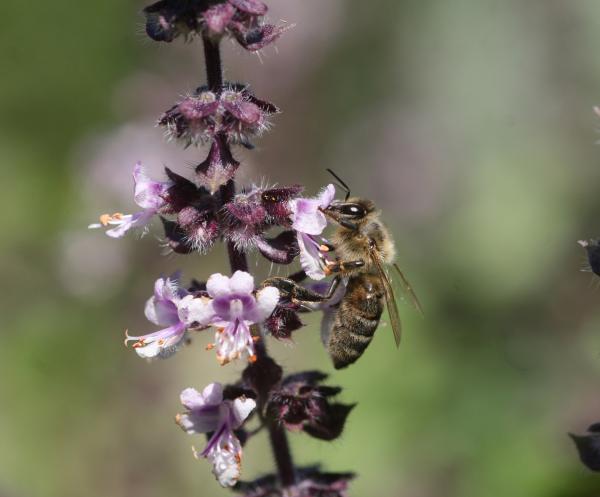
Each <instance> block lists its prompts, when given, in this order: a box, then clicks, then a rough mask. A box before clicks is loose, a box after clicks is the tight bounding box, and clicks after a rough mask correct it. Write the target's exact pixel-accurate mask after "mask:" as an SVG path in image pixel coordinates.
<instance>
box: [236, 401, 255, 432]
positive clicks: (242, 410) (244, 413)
mask: <svg viewBox="0 0 600 497" xmlns="http://www.w3.org/2000/svg"><path fill="white" fill-rule="evenodd" d="M255 407H256V402H255V401H254V400H253V399H247V398H243V397H239V398H237V399H235V400H234V401H233V408H232V415H233V417H234V424H233V429H237V428H239V427H240V426H241V425H242V423H243V422H244V421H245V419H246V418H247V417H248V416H249V415H250V413H251V412H252V411H253V410H254V408H255Z"/></svg>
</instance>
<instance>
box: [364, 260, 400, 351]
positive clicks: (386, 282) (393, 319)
mask: <svg viewBox="0 0 600 497" xmlns="http://www.w3.org/2000/svg"><path fill="white" fill-rule="evenodd" d="M371 260H372V261H373V263H374V264H375V267H376V268H377V272H378V273H379V277H380V278H381V284H382V285H383V294H384V295H385V303H386V305H387V310H388V314H389V315H390V324H391V325H392V331H393V332H394V339H395V340H396V347H399V346H400V339H401V338H402V323H401V322H400V314H399V313H398V306H397V305H396V296H395V295H394V290H393V288H392V285H391V284H390V279H389V278H388V275H387V273H386V272H385V269H383V266H382V264H381V262H380V261H379V257H378V255H377V254H376V253H373V252H371Z"/></svg>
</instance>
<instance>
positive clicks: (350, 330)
mask: <svg viewBox="0 0 600 497" xmlns="http://www.w3.org/2000/svg"><path fill="white" fill-rule="evenodd" d="M342 307H343V306H342ZM378 307H379V306H378ZM340 311H342V312H338V314H337V316H336V320H335V324H334V326H333V329H332V330H331V335H330V337H329V354H330V355H331V358H332V360H333V365H334V367H335V368H336V369H340V368H345V367H346V366H348V365H350V364H352V363H353V362H355V361H356V360H357V359H358V358H359V357H360V356H361V355H362V354H363V352H364V351H365V349H366V348H367V346H368V345H369V344H370V343H371V340H372V339H373V335H374V333H375V330H376V329H377V325H378V324H379V316H381V311H379V312H375V313H372V312H369V313H364V312H363V313H361V312H360V310H359V309H353V312H343V309H342V308H340ZM365 314H367V315H365ZM373 314H375V316H374V315H373Z"/></svg>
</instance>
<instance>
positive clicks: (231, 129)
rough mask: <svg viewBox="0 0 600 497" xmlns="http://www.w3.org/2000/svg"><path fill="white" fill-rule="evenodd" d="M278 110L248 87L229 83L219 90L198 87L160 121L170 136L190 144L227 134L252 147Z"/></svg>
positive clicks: (229, 139)
mask: <svg viewBox="0 0 600 497" xmlns="http://www.w3.org/2000/svg"><path fill="white" fill-rule="evenodd" d="M277 111H278V109H277V107H275V106H274V105H273V104H270V103H268V102H265V101H263V100H259V99H257V98H256V97H254V96H253V95H252V94H251V93H250V92H249V91H248V90H247V89H246V88H244V87H241V86H240V85H228V84H226V85H224V86H223V87H222V89H221V91H220V92H219V93H218V94H216V93H214V92H212V91H209V90H208V89H207V88H206V87H200V88H198V89H197V90H196V92H195V93H194V94H192V95H190V96H187V97H185V98H184V99H183V100H181V101H179V102H178V103H177V104H175V105H174V106H173V107H171V108H170V109H169V110H167V111H166V112H165V113H164V114H163V115H162V116H161V117H160V119H159V120H158V124H159V125H161V126H164V127H165V129H166V135H167V138H169V139H177V140H181V141H182V142H183V143H184V144H185V145H186V146H189V145H192V144H194V145H195V144H199V143H206V142H209V141H212V140H214V139H215V138H216V137H217V136H223V137H225V139H226V141H227V142H228V143H236V144H242V145H245V146H249V147H251V139H252V138H254V137H256V136H259V135H260V134H262V133H263V132H264V131H266V130H267V129H268V128H269V121H268V118H269V116H270V115H271V114H274V113H275V112H277Z"/></svg>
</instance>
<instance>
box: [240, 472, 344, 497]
mask: <svg viewBox="0 0 600 497" xmlns="http://www.w3.org/2000/svg"><path fill="white" fill-rule="evenodd" d="M319 469H320V468H319V466H310V467H306V468H298V469H297V471H296V475H297V483H296V484H295V485H292V486H291V487H286V488H282V487H281V485H280V483H279V480H278V478H277V476H276V475H265V476H263V477H261V478H258V479H256V480H254V481H251V482H241V481H240V482H238V484H237V485H236V486H235V487H234V489H233V490H234V491H235V492H237V493H240V494H243V495H244V497H348V493H347V490H348V483H349V482H350V480H352V479H353V478H354V476H355V475H354V473H321V472H320V471H319Z"/></svg>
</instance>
